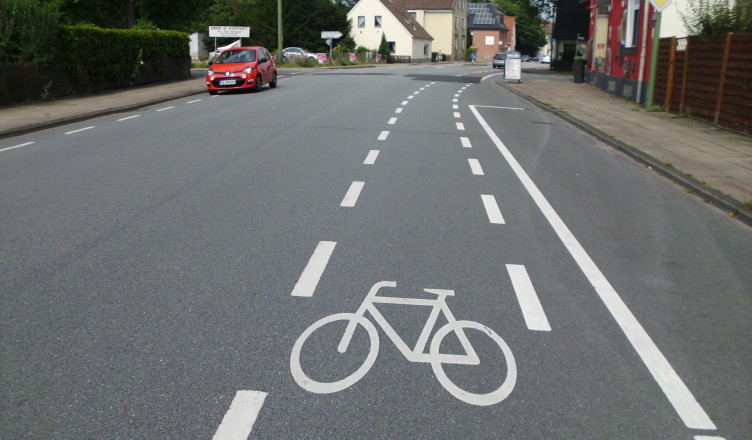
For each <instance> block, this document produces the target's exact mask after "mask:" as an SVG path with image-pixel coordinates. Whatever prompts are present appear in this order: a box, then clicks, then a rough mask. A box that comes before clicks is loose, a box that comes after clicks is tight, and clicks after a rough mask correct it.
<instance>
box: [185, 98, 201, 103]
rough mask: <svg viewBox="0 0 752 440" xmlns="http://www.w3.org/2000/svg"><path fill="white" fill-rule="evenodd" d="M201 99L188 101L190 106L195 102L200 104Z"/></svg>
mask: <svg viewBox="0 0 752 440" xmlns="http://www.w3.org/2000/svg"><path fill="white" fill-rule="evenodd" d="M199 101H201V99H194V100H193V101H188V104H193V103H194V102H199Z"/></svg>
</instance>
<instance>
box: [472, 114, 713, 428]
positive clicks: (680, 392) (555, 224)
mask: <svg viewBox="0 0 752 440" xmlns="http://www.w3.org/2000/svg"><path fill="white" fill-rule="evenodd" d="M470 110H472V112H473V114H475V117H476V118H477V119H478V122H480V124H481V126H482V127H483V129H484V130H485V131H486V134H488V137H489V138H491V141H493V143H494V144H495V145H496V148H498V150H499V152H500V153H501V155H502V156H504V159H506V161H507V163H509V165H510V167H511V168H512V170H514V172H515V174H516V175H517V178H518V179H520V182H521V183H522V185H523V186H524V187H525V189H526V190H527V192H528V193H529V194H530V196H531V197H532V198H533V200H534V201H535V203H536V204H537V205H538V209H540V210H541V212H542V213H543V215H544V216H545V217H546V219H547V220H548V222H549V223H550V224H551V227H552V228H553V229H554V231H555V232H556V234H557V235H558V236H559V239H560V240H561V241H562V243H563V244H564V246H565V247H566V248H567V250H568V251H569V253H570V255H572V258H573V259H574V260H575V262H576V263H577V265H578V266H579V267H580V270H582V272H583V273H584V274H585V276H586V277H587V278H588V281H590V284H591V285H592V286H593V289H595V291H596V293H597V294H598V296H599V297H600V299H601V301H603V304H605V306H606V308H607V309H608V311H609V312H610V313H611V316H613V318H614V320H615V321H616V323H617V324H618V325H619V327H621V330H622V331H623V332H624V335H625V336H626V337H627V339H628V340H629V342H630V343H631V344H632V347H634V349H635V351H637V354H638V355H639V356H640V358H641V359H642V362H643V363H644V364H645V366H646V367H647V369H648V371H650V374H652V375H653V378H654V379H655V381H656V382H657V383H658V386H660V387H661V390H663V393H664V394H665V395H666V397H667V398H668V400H669V402H671V405H673V407H674V410H676V412H677V413H678V414H679V417H681V419H682V421H683V422H684V424H685V425H686V426H687V427H688V428H691V429H704V430H711V429H717V428H716V426H715V424H713V421H712V420H710V417H708V415H707V413H705V410H703V409H702V407H701V406H700V404H699V403H698V402H697V400H696V399H695V397H694V396H693V395H692V392H691V391H689V389H688V388H687V386H686V385H685V384H684V382H683V381H682V380H681V378H680V377H679V375H678V374H676V371H674V368H673V367H672V366H671V364H669V362H668V360H667V359H666V357H665V356H663V353H661V351H660V350H659V349H658V347H657V346H656V345H655V342H653V340H652V339H651V338H650V335H648V333H647V332H646V331H645V329H644V328H643V327H642V325H641V324H640V322H639V321H637V318H636V317H635V316H634V315H633V314H632V312H631V311H630V310H629V308H628V307H627V305H626V304H625V303H624V301H623V300H622V299H621V297H620V296H619V294H618V293H617V292H616V290H615V289H614V288H613V286H611V283H609V281H608V279H606V276H605V275H603V273H602V272H601V271H600V269H599V268H598V266H597V265H596V264H595V262H594V261H593V260H592V259H591V258H590V256H589V255H588V253H587V252H586V251H585V249H584V248H583V247H582V245H580V243H579V242H578V241H577V238H575V236H574V234H573V233H572V232H571V231H570V230H569V228H568V227H567V225H566V224H564V221H562V219H561V217H559V214H557V213H556V211H555V210H554V208H553V207H552V206H551V204H550V203H548V200H546V198H545V196H543V193H541V192H540V190H539V189H538V187H537V186H536V185H535V183H534V182H533V180H532V179H531V178H530V176H528V175H527V173H526V172H525V170H524V169H523V168H522V166H521V165H520V164H519V162H517V159H515V158H514V156H513V155H512V153H511V152H510V151H509V149H507V147H506V146H505V145H504V143H503V142H502V141H501V139H499V137H498V136H497V135H496V133H494V131H493V129H492V128H491V126H490V125H488V123H486V121H485V119H483V117H482V116H481V115H480V113H479V112H478V110H477V109H476V108H475V106H472V105H471V106H470Z"/></svg>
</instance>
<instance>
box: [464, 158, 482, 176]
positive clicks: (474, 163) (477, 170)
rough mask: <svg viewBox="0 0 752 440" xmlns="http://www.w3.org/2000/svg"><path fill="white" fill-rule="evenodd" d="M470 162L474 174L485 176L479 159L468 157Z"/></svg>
mask: <svg viewBox="0 0 752 440" xmlns="http://www.w3.org/2000/svg"><path fill="white" fill-rule="evenodd" d="M467 161H468V163H469V164H470V170H471V171H472V172H473V175H475V176H483V175H484V174H483V168H481V166H480V162H478V159H468V160H467Z"/></svg>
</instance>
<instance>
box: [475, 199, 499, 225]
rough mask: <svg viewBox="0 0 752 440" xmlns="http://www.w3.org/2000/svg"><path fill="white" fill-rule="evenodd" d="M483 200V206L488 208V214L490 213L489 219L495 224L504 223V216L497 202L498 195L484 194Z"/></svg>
mask: <svg viewBox="0 0 752 440" xmlns="http://www.w3.org/2000/svg"><path fill="white" fill-rule="evenodd" d="M480 198H481V199H482V200H483V206H485V208H486V214H487V215H488V221H490V222H491V223H493V224H495V225H503V224H505V223H504V217H502V216H501V210H500V209H499V204H498V203H496V197H494V196H492V195H487V194H483V195H481V196H480Z"/></svg>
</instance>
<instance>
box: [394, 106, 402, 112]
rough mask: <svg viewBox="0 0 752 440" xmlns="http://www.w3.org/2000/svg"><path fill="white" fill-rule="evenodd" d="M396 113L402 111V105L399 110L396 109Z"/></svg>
mask: <svg viewBox="0 0 752 440" xmlns="http://www.w3.org/2000/svg"><path fill="white" fill-rule="evenodd" d="M394 113H402V107H400V108H398V109H397V110H395V111H394Z"/></svg>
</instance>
